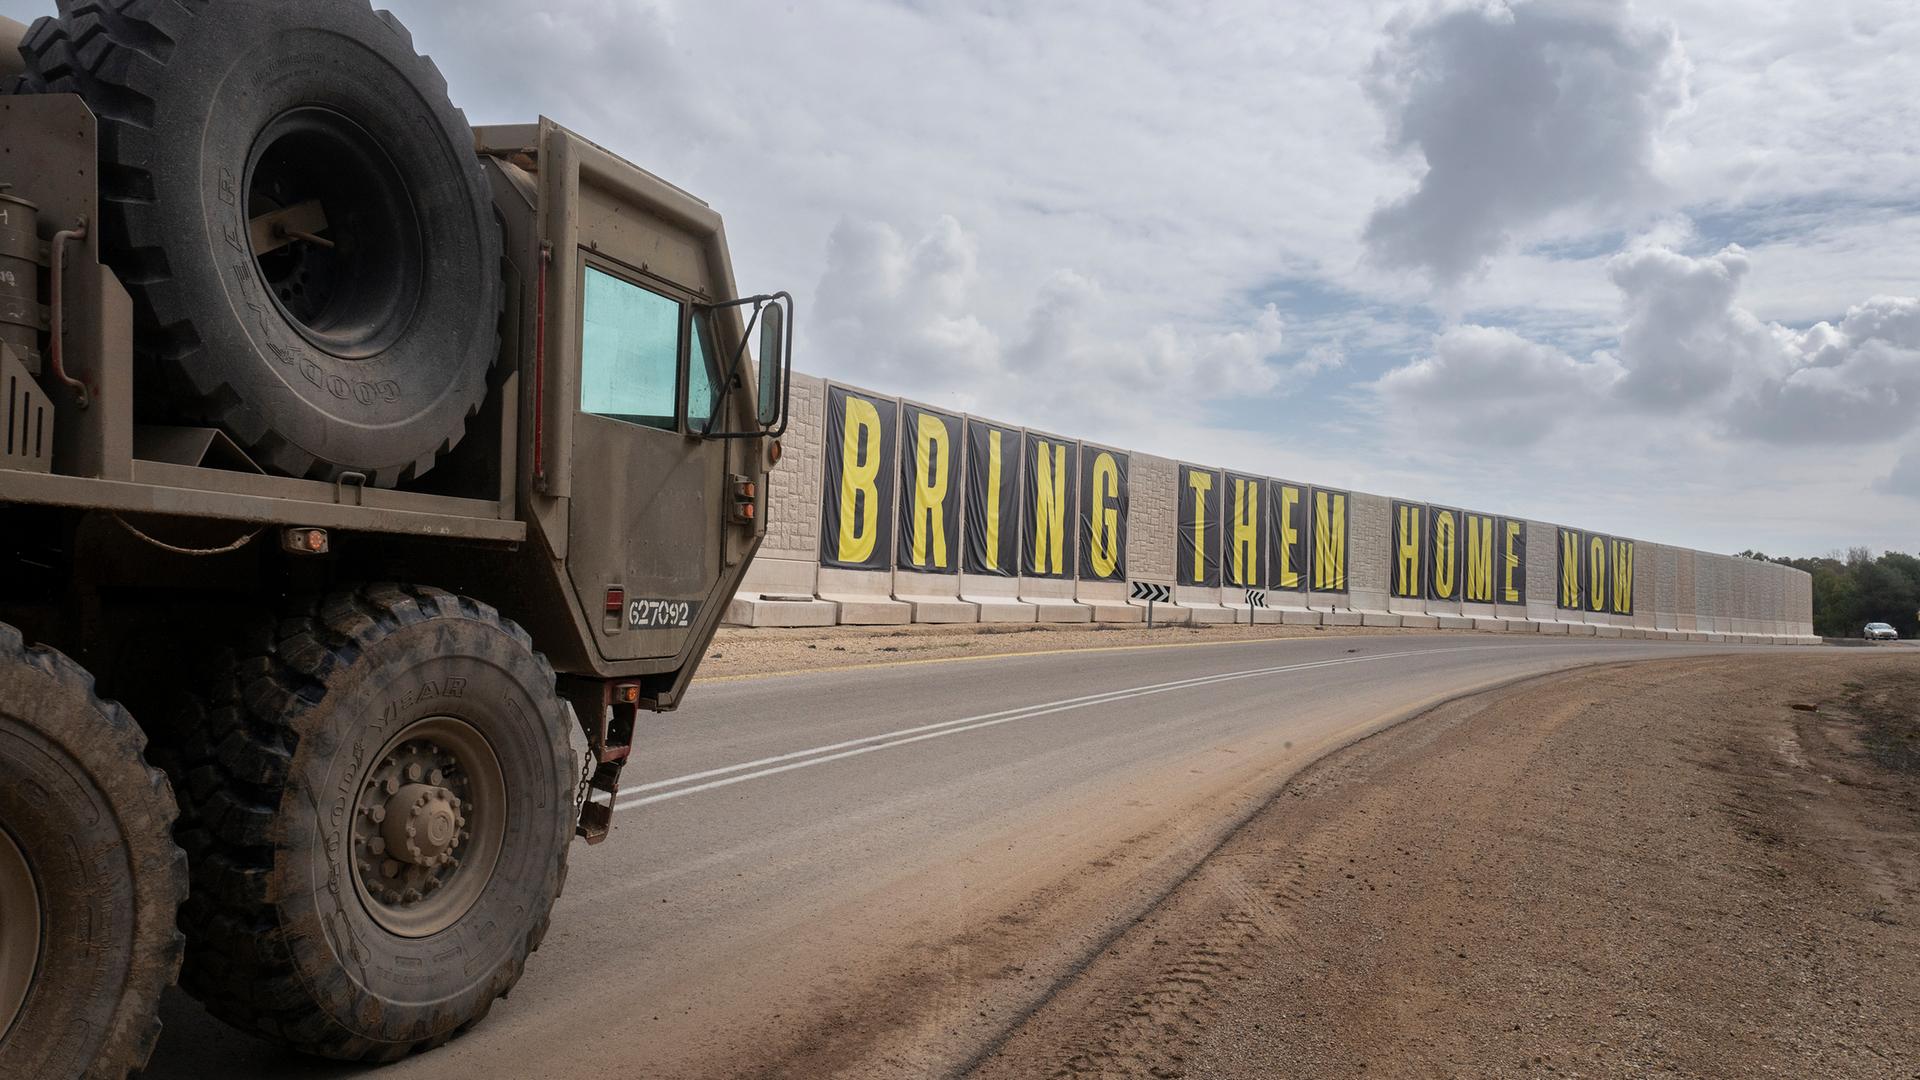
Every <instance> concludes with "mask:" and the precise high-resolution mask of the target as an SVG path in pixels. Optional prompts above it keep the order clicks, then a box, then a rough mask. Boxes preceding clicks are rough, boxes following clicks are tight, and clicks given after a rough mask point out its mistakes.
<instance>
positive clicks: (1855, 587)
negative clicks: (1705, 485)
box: [1740, 547, 1920, 641]
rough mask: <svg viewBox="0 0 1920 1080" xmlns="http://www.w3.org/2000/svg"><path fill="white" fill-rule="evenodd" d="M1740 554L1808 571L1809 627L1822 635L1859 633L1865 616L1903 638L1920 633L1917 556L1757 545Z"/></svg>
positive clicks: (1909, 639) (1919, 585)
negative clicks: (1811, 554) (1806, 555)
mask: <svg viewBox="0 0 1920 1080" xmlns="http://www.w3.org/2000/svg"><path fill="white" fill-rule="evenodd" d="M1740 555H1741V557H1742V558H1747V559H1759V560H1760V561H1762V562H1774V563H1783V564H1785V565H1787V566H1791V567H1794V568H1795V569H1798V570H1805V571H1806V572H1807V573H1809V574H1812V575H1813V629H1814V633H1817V634H1820V635H1822V636H1824V637H1859V636H1860V628H1861V627H1863V626H1865V625H1866V624H1868V623H1870V622H1883V623H1890V624H1892V626H1893V628H1894V629H1895V630H1898V631H1900V637H1901V640H1903V641H1911V640H1913V639H1914V638H1916V637H1920V558H1916V557H1914V556H1912V555H1907V554H1904V553H1902V552H1898V551H1889V552H1886V553H1884V554H1882V555H1880V556H1879V557H1878V558H1875V557H1874V555H1873V553H1872V552H1871V551H1868V550H1867V549H1866V548H1859V547H1857V548H1853V549H1851V550H1849V551H1847V553H1846V554H1844V555H1842V554H1840V553H1839V552H1835V553H1833V554H1831V555H1826V556H1822V557H1820V558H1815V559H1789V558H1777V557H1774V556H1769V555H1767V554H1765V553H1763V552H1758V551H1743V552H1741V553H1740Z"/></svg>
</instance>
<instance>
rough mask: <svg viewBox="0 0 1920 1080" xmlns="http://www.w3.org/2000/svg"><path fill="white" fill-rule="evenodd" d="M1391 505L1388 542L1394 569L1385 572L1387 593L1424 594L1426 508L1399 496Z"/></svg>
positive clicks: (1414, 596)
mask: <svg viewBox="0 0 1920 1080" xmlns="http://www.w3.org/2000/svg"><path fill="white" fill-rule="evenodd" d="M1391 505H1392V514H1393V516H1392V521H1393V525H1392V531H1391V532H1389V533H1388V540H1387V546H1388V551H1389V552H1390V555H1389V557H1390V558H1391V559H1392V560H1393V573H1392V574H1390V575H1388V582H1387V589H1388V593H1389V595H1392V596H1394V597H1397V598H1399V599H1401V600H1418V599H1420V598H1421V597H1422V595H1423V593H1422V590H1421V587H1420V583H1421V581H1422V580H1423V579H1424V578H1425V577H1426V576H1427V508H1426V507H1425V506H1424V505H1422V504H1420V503H1410V502H1401V501H1399V500H1398V499H1396V500H1394V501H1393V503H1392V504H1391Z"/></svg>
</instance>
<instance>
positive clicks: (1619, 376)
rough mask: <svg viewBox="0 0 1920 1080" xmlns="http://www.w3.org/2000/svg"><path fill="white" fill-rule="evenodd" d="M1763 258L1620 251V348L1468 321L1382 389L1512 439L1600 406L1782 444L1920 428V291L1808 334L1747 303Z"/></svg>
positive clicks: (1485, 434)
mask: <svg viewBox="0 0 1920 1080" xmlns="http://www.w3.org/2000/svg"><path fill="white" fill-rule="evenodd" d="M1750 266H1751V263H1750V261H1749V259H1748V257H1747V255H1746V253H1745V252H1744V251H1742V250H1741V249H1740V248H1739V247H1737V246H1731V247H1728V248H1726V249H1724V250H1722V251H1720V252H1719V253H1717V254H1714V255H1710V256H1705V257H1692V256H1688V255H1683V254H1680V253H1678V252H1675V251H1672V250H1670V249H1668V248H1664V247H1658V246H1642V247H1636V248H1634V249H1632V250H1630V251H1627V252H1625V253H1622V254H1620V255H1618V256H1616V257H1615V258H1614V259H1612V260H1611V261H1610V262H1609V263H1608V270H1609V274H1610V276H1611V278H1612V280H1613V283H1614V285H1615V286H1616V287H1617V288H1618V290H1619V292H1620V302H1621V306H1622V307H1623V309H1624V311H1625V314H1626V321H1625V324H1624V325H1623V326H1622V327H1621V330H1620V340H1619V347H1618V349H1617V350H1612V351H1608V350H1596V351H1594V352H1593V353H1592V354H1591V355H1590V356H1589V357H1588V358H1586V359H1578V358H1576V357H1574V356H1572V355H1570V354H1568V353H1566V352H1563V351H1561V350H1559V349H1556V348H1552V347H1549V346H1547V345H1542V344H1538V343H1535V342H1532V341H1529V340H1527V339H1525V338H1523V337H1521V336H1519V335H1517V334H1515V333H1513V332H1512V331H1510V330H1506V329H1501V328H1492V327H1484V326H1472V325H1468V326H1460V327H1455V328H1453V329H1451V330H1448V331H1446V332H1444V333H1442V334H1440V335H1439V336H1438V337H1437V338H1436V339H1435V342H1434V349H1433V352H1432V353H1431V354H1430V355H1428V356H1426V357H1423V358H1421V359H1419V360H1416V361H1414V362H1412V363H1409V364H1406V365H1403V366H1401V367H1398V368H1395V369H1394V370H1392V371H1390V372H1388V373H1387V374H1386V375H1385V376H1383V377H1381V378H1380V379H1379V380H1377V381H1376V382H1375V383H1374V384H1373V387H1372V388H1373V390H1374V391H1375V393H1376V394H1377V395H1378V396H1379V397H1380V399H1381V400H1382V401H1383V402H1385V403H1386V404H1387V405H1389V406H1390V407H1392V408H1394V409H1395V410H1397V411H1398V412H1400V413H1403V414H1408V415H1411V416H1414V417H1418V416H1420V415H1421V414H1422V413H1423V412H1425V413H1428V414H1430V418H1429V426H1434V425H1435V424H1437V426H1438V427H1439V428H1440V429H1442V430H1443V431H1446V432H1449V433H1451V434H1453V435H1455V436H1457V437H1459V438H1462V439H1468V440H1476V441H1482V442H1484V441H1488V440H1494V441H1499V442H1504V443H1508V444H1512V445H1528V444H1531V443H1536V442H1539V441H1540V440H1542V439H1544V438H1545V437H1546V436H1548V435H1549V434H1551V433H1552V432H1553V431H1555V430H1556V429H1558V428H1561V427H1564V426H1569V425H1572V426H1578V425H1580V424H1582V423H1583V422H1586V421H1591V420H1594V419H1595V418H1597V417H1604V418H1605V419H1606V420H1607V422H1608V423H1611V424H1615V425H1619V424H1622V423H1637V424H1640V425H1642V426H1650V425H1656V424H1674V423H1684V422H1689V419H1691V421H1692V422H1698V423H1705V424H1708V425H1710V426H1711V427H1712V428H1713V429H1714V430H1715V431H1718V432H1724V433H1726V434H1728V435H1731V436H1736V437H1740V438H1745V439H1751V440H1755V441H1758V442H1763V443H1774V444H1781V445H1824V446H1844V445H1855V444H1870V443H1879V442H1886V441H1889V440H1892V439H1897V438H1900V437H1901V436H1904V435H1905V434H1907V433H1908V432H1910V431H1913V430H1916V429H1920V300H1916V299H1913V298H1909V297H1886V296H1882V297H1874V298H1873V299H1870V300H1868V301H1866V302H1865V303H1863V304H1860V305H1858V306H1856V307H1854V308H1852V309H1851V310H1850V311H1849V312H1848V313H1847V315H1846V317H1845V318H1843V319H1842V320H1840V322H1839V323H1838V324H1829V323H1825V322H1822V323H1818V324H1816V325H1814V326H1813V327H1811V328H1809V329H1807V330H1805V331H1797V330H1794V329H1791V328H1789V327H1785V326H1781V325H1779V324H1777V323H1770V322H1766V321H1763V320H1761V319H1759V318H1758V317H1756V316H1755V315H1754V314H1753V313H1752V312H1751V311H1748V310H1747V309H1746V308H1744V307H1742V306H1741V304H1740V302H1739V301H1740V285H1741V282H1742V280H1743V279H1744V278H1745V277H1746V275H1747V273H1748V270H1749V269H1750ZM1615 430H1617V431H1620V433H1621V434H1622V436H1628V437H1630V432H1628V431H1627V430H1626V429H1623V428H1618V427H1616V429H1615Z"/></svg>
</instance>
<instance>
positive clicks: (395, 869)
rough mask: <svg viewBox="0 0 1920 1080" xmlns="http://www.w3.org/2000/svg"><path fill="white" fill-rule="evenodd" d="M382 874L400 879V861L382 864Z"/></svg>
mask: <svg viewBox="0 0 1920 1080" xmlns="http://www.w3.org/2000/svg"><path fill="white" fill-rule="evenodd" d="M380 872H381V873H382V874H384V875H386V876H387V877H398V876H399V875H400V862H399V860H397V859H388V860H387V861H386V862H383V863H381V864H380Z"/></svg>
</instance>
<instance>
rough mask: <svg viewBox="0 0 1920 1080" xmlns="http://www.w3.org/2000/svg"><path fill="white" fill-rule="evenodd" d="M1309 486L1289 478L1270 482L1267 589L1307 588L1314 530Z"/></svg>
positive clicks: (1288, 590) (1268, 486)
mask: <svg viewBox="0 0 1920 1080" xmlns="http://www.w3.org/2000/svg"><path fill="white" fill-rule="evenodd" d="M1307 494H1308V488H1307V487H1306V485H1304V484H1290V483H1288V482H1286V481H1285V480H1269V481H1268V482H1267V588H1269V589H1280V590H1284V591H1287V592H1301V591H1304V590H1305V589H1306V587H1307V567H1308V566H1309V565H1310V564H1311V556H1310V554H1309V552H1310V551H1311V548H1310V544H1311V543H1312V539H1313V537H1312V530H1311V529H1310V528H1308V525H1307V515H1308V513H1309V509H1308V499H1307Z"/></svg>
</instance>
